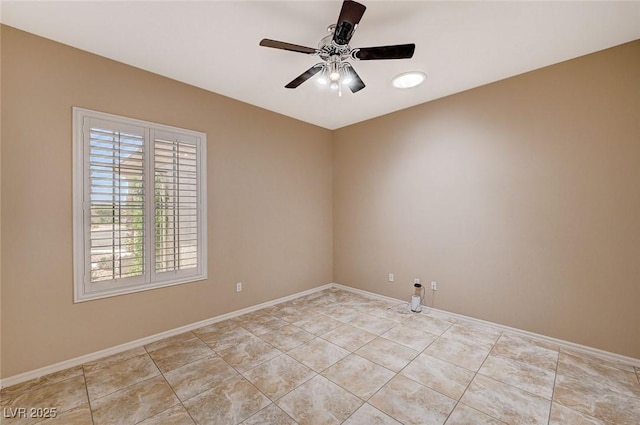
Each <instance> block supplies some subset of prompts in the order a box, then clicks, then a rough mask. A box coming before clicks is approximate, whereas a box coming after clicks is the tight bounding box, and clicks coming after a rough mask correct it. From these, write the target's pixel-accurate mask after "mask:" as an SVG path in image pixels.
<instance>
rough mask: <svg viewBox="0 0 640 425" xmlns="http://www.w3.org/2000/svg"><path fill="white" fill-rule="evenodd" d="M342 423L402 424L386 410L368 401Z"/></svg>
mask: <svg viewBox="0 0 640 425" xmlns="http://www.w3.org/2000/svg"><path fill="white" fill-rule="evenodd" d="M342 425H402V424H401V423H400V422H398V421H396V420H395V419H393V418H392V417H391V416H389V415H387V414H386V413H384V412H381V411H379V410H378V409H376V408H375V407H373V406H371V405H370V404H368V403H365V404H363V405H362V407H361V408H359V409H358V410H356V412H355V413H354V414H353V415H351V416H349V419H347V420H346V421H344V422H343V424H342Z"/></svg>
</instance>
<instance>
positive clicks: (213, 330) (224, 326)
mask: <svg viewBox="0 0 640 425" xmlns="http://www.w3.org/2000/svg"><path fill="white" fill-rule="evenodd" d="M238 327H240V325H239V324H238V320H236V318H233V319H228V320H222V321H220V322H216V323H212V324H210V325H207V326H203V327H201V328H198V329H196V330H193V331H192V332H193V333H194V334H195V335H196V336H197V337H198V338H201V337H203V336H206V335H208V334H217V333H220V332H224V331H230V330H231V329H236V328H238Z"/></svg>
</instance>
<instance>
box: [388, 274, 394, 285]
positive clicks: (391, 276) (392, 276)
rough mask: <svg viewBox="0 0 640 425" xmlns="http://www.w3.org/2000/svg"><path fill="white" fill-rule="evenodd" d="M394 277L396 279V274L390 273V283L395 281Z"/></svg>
mask: <svg viewBox="0 0 640 425" xmlns="http://www.w3.org/2000/svg"><path fill="white" fill-rule="evenodd" d="M394 279H395V276H394V275H393V273H389V283H393V280H394Z"/></svg>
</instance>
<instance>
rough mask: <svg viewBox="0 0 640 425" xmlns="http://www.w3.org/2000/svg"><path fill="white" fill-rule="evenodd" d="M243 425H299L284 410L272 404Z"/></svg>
mask: <svg viewBox="0 0 640 425" xmlns="http://www.w3.org/2000/svg"><path fill="white" fill-rule="evenodd" d="M242 425H297V424H296V422H295V421H294V420H293V419H291V417H290V416H289V415H287V414H286V413H285V412H284V410H282V409H281V408H279V407H278V406H276V405H275V404H270V405H268V406H267V407H265V408H264V409H262V410H261V411H259V412H258V413H256V414H255V415H253V416H251V417H250V418H249V419H247V420H246V421H244V422H242Z"/></svg>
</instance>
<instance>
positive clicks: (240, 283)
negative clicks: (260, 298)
mask: <svg viewBox="0 0 640 425" xmlns="http://www.w3.org/2000/svg"><path fill="white" fill-rule="evenodd" d="M236 292H242V282H238V283H236Z"/></svg>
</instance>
